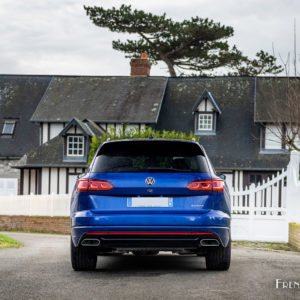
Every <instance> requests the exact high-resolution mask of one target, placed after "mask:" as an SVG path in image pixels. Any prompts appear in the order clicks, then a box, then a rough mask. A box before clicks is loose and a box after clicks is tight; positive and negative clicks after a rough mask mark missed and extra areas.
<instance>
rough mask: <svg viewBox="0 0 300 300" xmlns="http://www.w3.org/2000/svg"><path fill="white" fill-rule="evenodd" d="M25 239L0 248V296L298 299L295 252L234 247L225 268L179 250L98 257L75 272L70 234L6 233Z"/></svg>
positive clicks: (299, 272) (298, 256)
mask: <svg viewBox="0 0 300 300" xmlns="http://www.w3.org/2000/svg"><path fill="white" fill-rule="evenodd" d="M5 234H6V235H8V236H10V237H12V238H14V239H16V240H19V241H21V242H23V243H24V247H22V248H19V249H13V248H11V249H0V299H1V300H2V299H84V300H85V299H109V300H110V299H214V300H215V299H257V300H258V299H300V288H299V289H297V288H293V289H282V288H280V289H276V285H275V282H276V279H282V280H293V281H298V282H299V281H300V253H296V252H272V251H263V250H252V249H247V248H241V247H238V248H234V249H233V253H232V265H231V268H230V270H229V271H228V272H215V271H206V269H205V264H204V258H198V257H193V256H185V257H184V256H178V255H166V254H163V255H159V256H154V257H135V256H131V255H126V256H120V257H116V256H115V257H112V256H106V257H98V269H97V270H96V271H93V272H74V271H73V270H72V268H71V265H70V261H69V260H70V259H69V236H65V235H47V234H29V233H5Z"/></svg>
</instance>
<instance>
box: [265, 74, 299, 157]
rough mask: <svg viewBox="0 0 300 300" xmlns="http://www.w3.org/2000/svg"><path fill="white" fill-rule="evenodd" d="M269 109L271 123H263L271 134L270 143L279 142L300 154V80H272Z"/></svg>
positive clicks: (291, 78) (296, 78)
mask: <svg viewBox="0 0 300 300" xmlns="http://www.w3.org/2000/svg"><path fill="white" fill-rule="evenodd" d="M269 91H270V98H271V99H272V101H271V102H272V106H270V107H268V112H267V116H268V119H269V120H270V122H268V123H263V124H262V126H263V127H264V128H265V131H267V130H268V131H269V132H270V133H271V138H269V141H271V142H278V141H280V143H281V144H282V145H284V147H285V148H286V149H287V150H289V151H292V150H296V151H299V152H300V79H299V78H298V77H286V78H276V77H275V78H270V79H269Z"/></svg>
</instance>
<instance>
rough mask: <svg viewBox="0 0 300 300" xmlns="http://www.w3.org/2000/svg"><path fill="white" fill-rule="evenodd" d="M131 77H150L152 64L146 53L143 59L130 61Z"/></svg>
mask: <svg viewBox="0 0 300 300" xmlns="http://www.w3.org/2000/svg"><path fill="white" fill-rule="evenodd" d="M130 67H131V70H130V76H133V77H148V76H150V68H151V63H150V61H149V59H148V55H147V54H146V53H142V55H141V58H133V59H131V61H130Z"/></svg>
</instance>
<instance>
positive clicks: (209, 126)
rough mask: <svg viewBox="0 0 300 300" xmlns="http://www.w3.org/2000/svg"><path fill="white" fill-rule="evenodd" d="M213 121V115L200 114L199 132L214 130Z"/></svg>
mask: <svg viewBox="0 0 300 300" xmlns="http://www.w3.org/2000/svg"><path fill="white" fill-rule="evenodd" d="M213 119H214V116H213V114H205V113H202V114H199V117H198V121H199V122H198V130H199V131H201V130H205V131H207V130H213V128H214V126H213Z"/></svg>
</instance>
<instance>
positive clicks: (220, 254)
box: [205, 241, 231, 271]
mask: <svg viewBox="0 0 300 300" xmlns="http://www.w3.org/2000/svg"><path fill="white" fill-rule="evenodd" d="M205 258H206V268H207V270H219V271H227V270H228V269H229V267H230V260H231V241H229V242H228V245H227V247H222V246H221V247H217V248H214V249H210V251H209V252H208V253H207V254H206V257H205Z"/></svg>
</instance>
